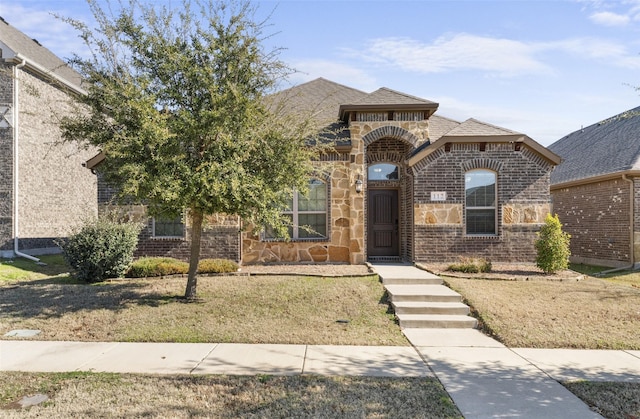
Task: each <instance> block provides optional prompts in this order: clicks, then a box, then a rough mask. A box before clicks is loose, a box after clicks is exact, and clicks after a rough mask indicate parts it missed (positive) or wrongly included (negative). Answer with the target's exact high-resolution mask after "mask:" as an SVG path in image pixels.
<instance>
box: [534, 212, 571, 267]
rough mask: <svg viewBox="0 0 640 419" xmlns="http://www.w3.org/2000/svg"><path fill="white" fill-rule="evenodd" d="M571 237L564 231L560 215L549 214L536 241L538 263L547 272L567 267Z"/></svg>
mask: <svg viewBox="0 0 640 419" xmlns="http://www.w3.org/2000/svg"><path fill="white" fill-rule="evenodd" d="M570 239H571V236H570V235H569V234H567V233H565V232H563V231H562V224H561V223H560V219H559V218H558V215H557V214H556V215H554V216H552V215H551V214H547V217H546V218H545V220H544V225H543V226H542V227H541V228H540V231H539V232H538V240H536V243H535V246H536V251H537V257H536V265H537V266H538V267H539V268H540V269H542V271H543V272H544V273H547V274H549V273H555V272H558V271H561V270H563V269H567V268H568V267H569V256H571V250H569V241H570Z"/></svg>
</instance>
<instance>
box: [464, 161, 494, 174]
mask: <svg viewBox="0 0 640 419" xmlns="http://www.w3.org/2000/svg"><path fill="white" fill-rule="evenodd" d="M461 166H462V170H464V171H465V172H467V171H469V170H474V169H489V170H493V171H494V172H499V171H500V170H501V169H502V162H501V161H498V160H493V159H473V160H467V161H466V162H464V163H462V164H461Z"/></svg>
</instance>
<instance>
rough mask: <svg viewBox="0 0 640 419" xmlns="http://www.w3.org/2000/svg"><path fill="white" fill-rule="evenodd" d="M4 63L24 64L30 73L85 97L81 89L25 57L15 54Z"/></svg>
mask: <svg viewBox="0 0 640 419" xmlns="http://www.w3.org/2000/svg"><path fill="white" fill-rule="evenodd" d="M5 61H6V62H9V63H13V64H20V63H25V65H26V67H27V68H28V69H30V70H31V71H33V72H35V73H36V74H38V75H40V76H43V77H45V78H48V79H50V80H54V81H56V82H58V83H60V84H62V85H63V86H64V87H66V88H68V89H69V90H71V91H72V92H74V93H76V94H79V95H86V94H87V91H86V90H84V89H82V88H81V87H80V86H78V85H76V84H74V83H71V82H70V81H69V80H67V79H64V78H62V77H60V76H58V75H57V74H56V73H54V72H53V71H51V70H49V69H47V68H45V67H43V66H41V65H40V64H38V63H36V62H35V61H33V60H31V59H29V58H27V57H25V56H24V55H22V54H20V53H18V54H15V55H13V56H11V57H9V58H7V59H5Z"/></svg>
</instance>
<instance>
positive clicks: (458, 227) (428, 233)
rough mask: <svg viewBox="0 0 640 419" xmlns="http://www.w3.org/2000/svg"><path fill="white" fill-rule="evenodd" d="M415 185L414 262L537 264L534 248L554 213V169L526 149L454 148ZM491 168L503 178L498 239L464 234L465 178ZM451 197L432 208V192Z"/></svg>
mask: <svg viewBox="0 0 640 419" xmlns="http://www.w3.org/2000/svg"><path fill="white" fill-rule="evenodd" d="M415 167H416V173H415V182H414V184H415V185H414V214H415V219H414V224H415V226H414V234H415V249H414V252H415V253H414V255H415V256H414V260H415V261H420V262H450V261H454V260H455V259H456V258H457V257H459V256H477V257H484V258H488V259H490V260H492V261H496V262H516V261H526V262H532V261H534V260H535V248H534V242H535V239H536V232H537V231H539V229H540V226H541V224H542V223H543V222H544V217H545V216H546V214H547V213H548V212H549V209H550V205H549V175H550V172H551V169H552V166H551V164H549V163H547V162H546V161H544V160H542V159H541V158H540V157H539V156H538V155H537V154H535V153H534V152H532V151H531V150H529V149H528V148H526V147H523V148H522V149H521V150H518V151H516V150H515V149H514V146H513V145H512V144H491V143H490V144H486V148H485V151H480V146H479V144H477V143H476V144H473V143H471V144H451V145H450V149H449V151H446V148H445V147H444V146H443V147H442V148H440V149H438V150H436V151H435V152H433V153H432V154H431V155H429V156H427V157H426V158H425V160H423V161H421V162H420V163H419V164H417V165H416V166H415ZM480 168H487V169H492V170H495V171H496V172H497V173H498V177H497V182H498V207H497V211H498V214H497V218H498V234H497V235H496V236H484V237H477V236H467V235H466V234H465V233H464V227H465V225H464V223H465V219H464V217H465V216H464V214H465V213H464V202H465V196H464V194H465V190H464V188H465V182H464V175H465V172H466V171H468V170H472V169H480ZM436 191H437V192H446V194H447V199H446V201H444V202H432V201H431V192H436Z"/></svg>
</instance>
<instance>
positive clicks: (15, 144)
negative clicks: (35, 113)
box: [13, 58, 40, 262]
mask: <svg viewBox="0 0 640 419" xmlns="http://www.w3.org/2000/svg"><path fill="white" fill-rule="evenodd" d="M25 65H27V60H26V59H25V58H23V59H22V62H21V63H19V64H18V65H15V66H14V67H13V253H14V254H15V256H19V257H23V258H25V259H29V260H32V261H34V262H40V259H38V258H36V257H33V256H31V255H27V254H26V253H22V252H21V251H20V250H19V249H18V248H19V246H18V244H19V243H18V242H19V234H20V233H19V226H20V219H19V205H18V198H19V196H20V194H19V193H18V192H19V182H18V175H19V166H20V165H19V162H18V134H19V131H20V130H19V128H18V127H19V125H20V124H19V119H18V118H19V115H20V110H19V101H18V99H19V95H18V90H19V88H20V84H19V81H18V70H19V69H21V68H22V67H24V66H25Z"/></svg>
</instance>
